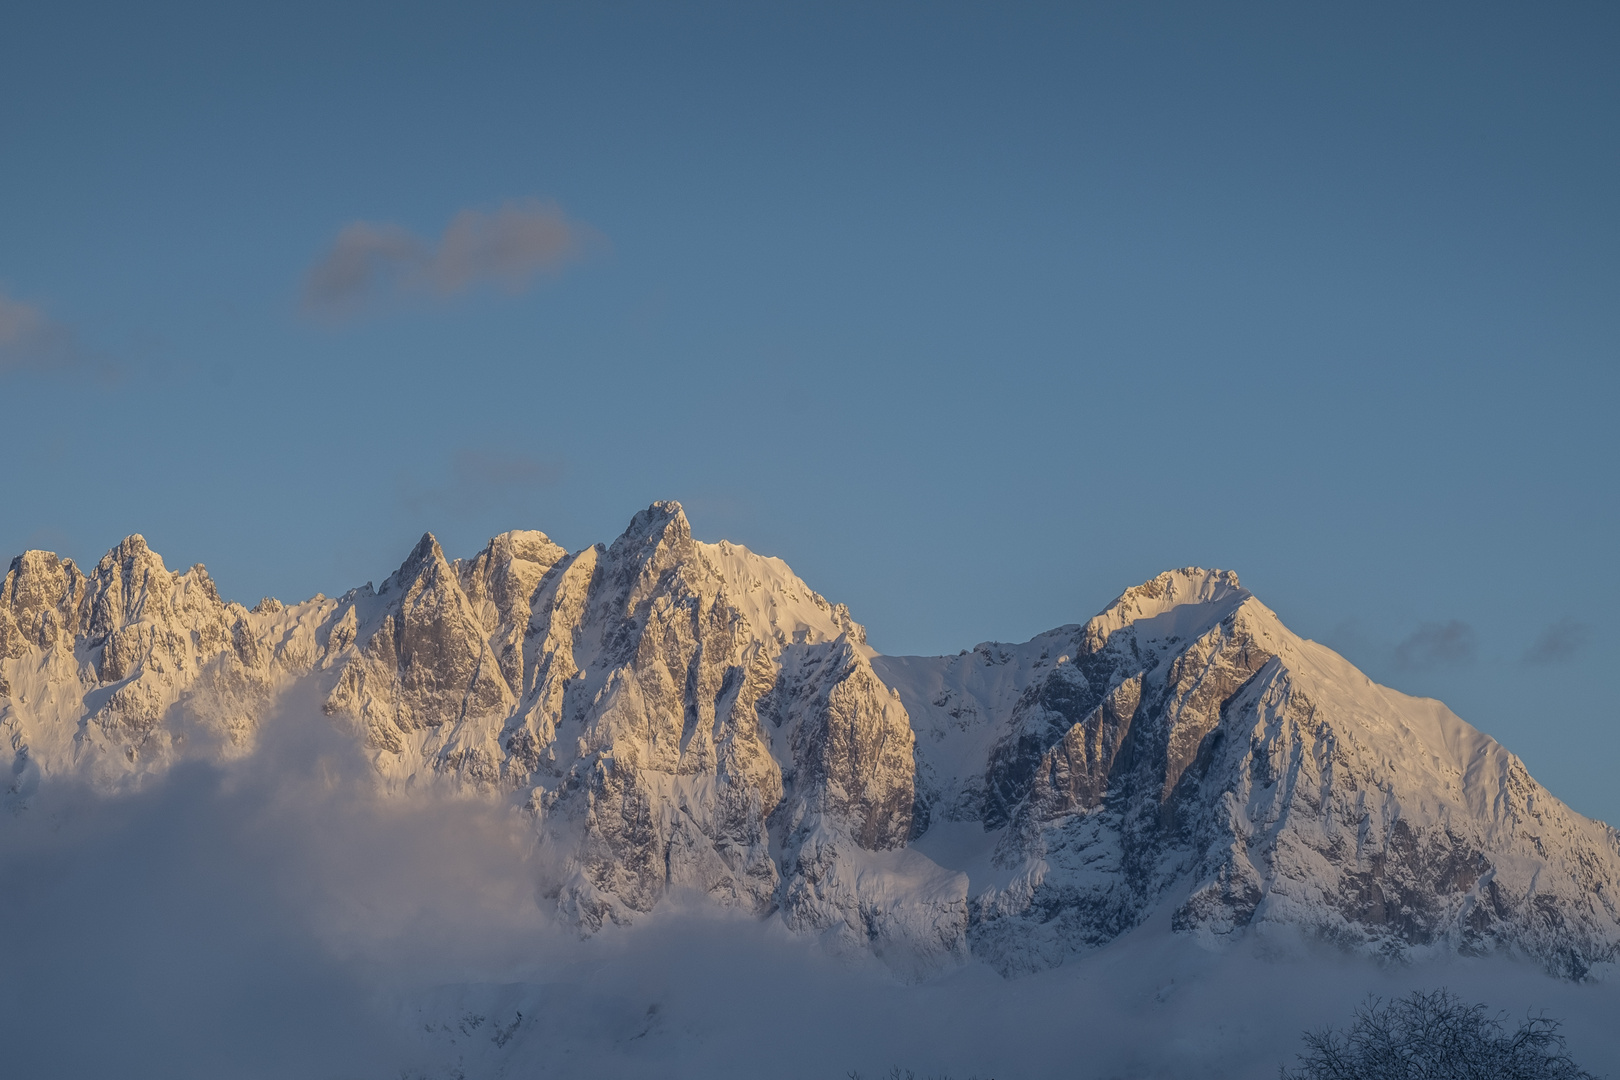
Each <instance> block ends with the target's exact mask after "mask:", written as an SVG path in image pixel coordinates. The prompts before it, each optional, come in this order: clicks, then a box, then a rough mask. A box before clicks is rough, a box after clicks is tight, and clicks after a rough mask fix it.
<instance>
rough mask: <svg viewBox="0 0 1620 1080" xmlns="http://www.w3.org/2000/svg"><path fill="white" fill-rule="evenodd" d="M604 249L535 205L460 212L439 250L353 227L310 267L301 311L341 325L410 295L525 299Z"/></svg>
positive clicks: (555, 209) (548, 206) (407, 237)
mask: <svg viewBox="0 0 1620 1080" xmlns="http://www.w3.org/2000/svg"><path fill="white" fill-rule="evenodd" d="M599 244H600V237H599V235H598V234H597V233H596V231H595V230H593V229H592V228H590V226H588V225H584V224H582V223H581V222H578V221H574V220H572V219H571V218H569V217H568V216H567V215H565V214H564V213H563V211H562V208H561V207H559V206H558V205H557V204H556V203H553V202H546V201H542V200H538V199H528V200H522V201H513V202H507V203H504V204H502V206H501V207H500V208H499V209H497V210H495V211H494V212H493V213H484V212H482V211H479V210H471V209H468V210H462V211H460V212H459V213H457V214H456V216H455V217H453V218H452V219H451V220H450V224H449V225H448V226H446V227H445V230H444V232H443V234H442V235H441V236H440V237H439V239H438V241H437V242H436V243H435V242H430V241H428V240H425V239H423V238H421V237H419V236H417V235H415V234H414V233H412V232H410V231H409V230H408V229H406V228H404V227H403V226H400V225H395V224H392V223H388V222H367V221H356V222H352V223H350V224H348V225H345V226H344V227H343V228H342V229H341V230H339V232H338V234H337V238H336V239H335V240H334V241H333V242H332V246H331V247H330V248H329V249H328V250H327V251H326V253H325V254H324V255H322V256H321V258H320V259H319V260H317V261H316V263H315V264H314V265H313V266H311V267H310V268H309V271H308V273H307V274H306V275H305V278H304V294H303V303H304V309H305V311H306V312H308V313H310V314H312V315H315V316H317V317H320V318H324V319H343V318H348V317H351V316H354V315H357V314H359V313H360V312H362V311H364V310H366V309H367V308H368V307H369V306H372V305H377V304H382V303H385V302H387V301H389V300H395V301H397V300H399V299H400V298H403V297H409V296H413V295H414V296H424V295H425V296H435V297H448V296H454V295H456V294H458V293H462V292H465V291H467V290H468V289H471V288H474V287H476V286H480V285H486V284H493V285H496V286H499V287H501V288H503V289H505V290H506V291H508V292H512V293H517V292H522V291H523V290H524V289H526V288H528V287H529V286H530V285H531V284H532V283H533V281H534V279H535V277H536V276H538V275H542V274H556V273H559V272H561V270H562V269H563V268H564V267H565V266H567V265H568V264H570V263H573V262H576V261H578V260H579V259H581V258H583V257H584V256H585V255H586V254H588V253H589V252H590V250H591V249H592V248H594V247H597V246H599Z"/></svg>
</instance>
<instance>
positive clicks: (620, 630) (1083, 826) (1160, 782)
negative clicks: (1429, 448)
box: [0, 503, 1620, 978]
mask: <svg viewBox="0 0 1620 1080" xmlns="http://www.w3.org/2000/svg"><path fill="white" fill-rule="evenodd" d="M299 687H304V688H308V689H311V690H313V691H314V692H315V693H317V694H318V695H319V698H320V699H321V700H324V702H325V707H326V711H327V713H328V714H329V715H330V716H331V717H332V719H333V722H335V723H338V724H340V725H345V726H348V727H350V728H351V729H352V730H353V732H354V734H355V737H356V739H357V740H359V742H360V744H361V745H363V746H364V747H365V748H366V752H367V753H368V754H369V755H370V757H371V760H372V762H373V763H374V765H375V767H376V771H377V776H378V780H379V783H381V784H383V785H384V786H386V787H388V788H391V789H394V790H397V791H399V792H401V793H404V792H406V791H408V790H410V789H411V788H412V787H413V786H414V785H422V784H429V785H452V786H455V787H458V788H462V789H464V790H466V791H468V792H478V793H482V794H483V795H484V796H485V797H489V798H501V799H508V800H510V801H511V803H512V804H513V805H514V806H516V807H521V808H523V809H524V810H525V811H527V812H528V813H529V814H530V815H531V819H532V821H533V823H534V826H535V828H536V830H537V832H538V836H539V839H540V843H541V846H542V848H543V849H544V850H545V851H546V852H547V853H548V857H547V858H545V859H543V860H542V862H543V863H544V865H547V866H550V867H553V868H554V871H553V872H552V874H551V877H550V878H548V879H547V880H546V881H545V882H544V892H545V894H546V896H548V897H549V898H550V899H551V900H552V901H553V902H555V904H556V905H557V907H558V910H559V911H561V912H562V913H564V914H565V915H566V916H568V917H570V918H573V919H575V920H577V922H578V923H579V924H580V925H581V926H582V927H585V928H587V929H590V928H595V927H600V926H601V925H602V924H604V923H605V922H615V921H616V922H623V921H625V920H629V919H633V918H635V917H637V916H638V915H639V914H640V913H645V912H648V911H650V910H652V909H653V908H655V907H656V906H657V905H659V904H660V903H661V902H664V900H665V899H666V897H668V896H669V895H670V894H671V892H680V893H685V894H696V895H702V896H706V897H708V898H709V899H710V900H711V901H712V902H715V903H718V904H722V905H728V906H734V907H741V908H744V909H747V910H749V911H752V912H756V913H759V914H761V915H764V914H769V913H773V912H777V913H780V917H781V918H783V919H784V920H785V922H786V923H787V924H788V925H789V926H791V927H794V928H796V929H799V930H802V931H805V932H808V933H814V934H817V935H820V936H821V937H823V938H825V939H827V940H829V941H832V942H839V943H845V944H847V945H850V946H854V947H860V948H866V947H868V946H870V947H874V948H877V949H879V950H881V951H883V952H884V954H885V956H886V957H891V958H892V957H907V958H908V959H906V960H904V961H903V962H902V966H904V967H905V968H906V970H908V971H911V970H916V971H922V970H927V969H928V968H929V966H930V965H937V964H938V963H941V962H950V961H954V960H956V959H960V958H961V957H963V956H965V955H966V954H967V952H968V951H969V950H970V949H971V950H972V951H973V952H976V953H977V954H979V955H980V956H982V957H984V958H985V959H987V960H989V961H990V962H992V963H994V964H996V965H997V966H998V967H1000V968H1001V969H1002V970H1003V971H1005V972H1008V973H1012V972H1017V971H1024V970H1030V969H1034V968H1039V967H1043V966H1047V965H1051V964H1055V963H1061V962H1063V960H1064V959H1065V958H1066V957H1068V956H1070V955H1073V954H1074V953H1075V952H1077V951H1079V950H1084V949H1086V948H1091V947H1095V946H1098V945H1101V944H1103V943H1105V942H1107V941H1109V940H1112V939H1113V938H1114V937H1116V936H1118V935H1119V934H1121V933H1123V932H1125V931H1126V930H1129V929H1130V928H1132V927H1134V926H1136V925H1138V924H1140V923H1141V922H1142V921H1143V920H1144V919H1145V918H1146V917H1147V916H1148V915H1149V914H1150V913H1151V912H1153V911H1155V910H1161V909H1162V908H1165V907H1168V908H1169V911H1168V914H1169V922H1170V923H1171V925H1172V926H1173V928H1174V929H1175V930H1176V931H1178V932H1182V933H1187V934H1193V935H1197V936H1199V937H1201V938H1204V939H1206V940H1209V941H1219V940H1221V939H1223V938H1226V937H1229V936H1231V935H1235V934H1239V933H1242V932H1243V931H1244V929H1245V928H1247V927H1250V926H1254V925H1257V924H1266V923H1286V924H1289V925H1293V926H1300V927H1304V928H1306V929H1307V930H1309V931H1311V932H1313V933H1316V934H1319V935H1321V936H1322V937H1324V938H1327V939H1330V940H1333V941H1337V942H1339V943H1341V944H1343V945H1344V946H1346V947H1347V948H1351V949H1354V950H1358V951H1368V952H1373V953H1378V954H1383V955H1394V956H1401V955H1410V954H1414V953H1421V952H1423V951H1425V950H1453V951H1462V952H1470V953H1482V952H1490V951H1493V950H1498V949H1511V950H1515V951H1519V952H1524V953H1528V954H1531V955H1534V956H1537V957H1539V958H1541V959H1542V960H1543V961H1544V962H1545V963H1546V964H1547V965H1548V966H1549V967H1550V968H1553V969H1554V970H1556V971H1558V972H1560V973H1562V974H1564V975H1567V976H1570V977H1574V978H1581V977H1585V976H1587V975H1588V974H1589V973H1590V972H1591V970H1592V969H1593V968H1594V967H1596V966H1598V965H1603V964H1608V963H1612V962H1613V961H1614V959H1615V956H1616V949H1617V945H1620V914H1617V907H1620V885H1617V882H1620V837H1617V835H1616V834H1615V832H1614V831H1613V830H1611V829H1608V828H1607V826H1603V825H1601V824H1599V823H1595V822H1591V821H1587V820H1586V819H1584V818H1581V817H1579V816H1578V815H1576V814H1573V813H1572V812H1571V811H1569V810H1568V808H1567V807H1564V806H1563V804H1561V803H1559V802H1558V801H1557V800H1556V799H1553V798H1552V797H1551V796H1550V795H1548V794H1547V793H1546V792H1545V791H1544V790H1543V789H1542V788H1540V787H1539V785H1537V784H1536V783H1535V782H1534V781H1533V780H1532V779H1531V778H1530V777H1529V776H1528V774H1527V773H1525V771H1524V768H1523V766H1522V764H1521V763H1520V762H1519V761H1518V759H1516V758H1514V757H1513V756H1512V755H1511V754H1508V753H1507V752H1506V751H1505V750H1503V749H1502V748H1501V747H1500V746H1498V745H1497V744H1495V743H1494V742H1492V741H1491V740H1489V739H1487V738H1485V737H1484V736H1482V735H1480V734H1479V733H1478V732H1475V731H1474V730H1473V729H1471V728H1469V727H1468V726H1467V725H1466V724H1463V723H1462V722H1461V721H1460V720H1458V719H1457V718H1456V717H1455V716H1453V715H1451V714H1450V713H1449V712H1447V711H1446V710H1445V709H1444V707H1443V706H1440V705H1439V704H1438V703H1437V702H1428V701H1422V700H1419V699H1412V698H1407V697H1404V696H1403V695H1400V694H1397V693H1395V692H1394V691H1390V690H1386V689H1384V688H1382V687H1377V686H1374V685H1373V684H1372V683H1370V682H1369V681H1368V680H1367V679H1366V678H1365V677H1364V676H1362V675H1361V674H1360V673H1359V672H1357V671H1355V670H1354V669H1353V668H1351V667H1350V666H1349V665H1348V664H1346V663H1345V662H1344V661H1343V660H1342V659H1340V658H1339V657H1337V656H1335V655H1333V654H1332V653H1331V652H1329V651H1327V650H1325V649H1322V648H1321V647H1320V646H1316V645H1314V644H1312V643H1310V642H1305V641H1302V640H1300V639H1299V638H1297V637H1295V636H1294V635H1292V634H1290V633H1289V632H1288V631H1287V630H1286V629H1285V628H1284V627H1283V626H1282V624H1281V623H1280V622H1278V621H1277V619H1276V616H1275V615H1273V614H1272V613H1271V612H1270V611H1269V610H1267V609H1266V608H1265V607H1264V606H1263V605H1261V604H1260V603H1259V602H1258V601H1257V600H1255V599H1254V598H1253V597H1252V596H1251V595H1250V594H1249V593H1248V592H1247V591H1246V590H1244V589H1243V588H1242V587H1241V586H1240V585H1239V583H1238V580H1237V578H1236V576H1235V575H1232V574H1230V573H1226V572H1221V571H1204V570H1194V569H1188V570H1180V571H1173V572H1170V573H1167V574H1162V575H1160V576H1159V577H1158V578H1155V579H1154V580H1153V581H1150V582H1147V583H1145V584H1144V585H1141V586H1138V587H1136V588H1134V589H1130V590H1127V591H1126V592H1125V593H1124V594H1122V595H1121V597H1120V598H1119V599H1118V600H1117V601H1115V602H1114V603H1113V604H1111V605H1110V606H1109V607H1108V608H1107V609H1106V610H1105V611H1103V612H1102V613H1101V614H1099V615H1098V616H1097V617H1096V618H1094V619H1092V620H1091V621H1090V622H1088V623H1086V624H1084V625H1076V626H1068V627H1061V628H1059V629H1057V630H1053V631H1051V632H1049V633H1047V634H1043V635H1040V636H1039V637H1037V638H1035V639H1034V640H1032V641H1030V642H1028V643H1025V644H1023V645H1000V644H993V643H992V644H985V645H981V646H979V647H977V648H976V649H974V650H973V651H971V652H963V653H962V654H961V655H959V656H956V657H876V656H874V654H873V653H872V651H871V650H870V649H869V648H868V647H867V646H866V641H865V634H864V631H862V629H861V627H860V626H859V625H858V624H856V623H855V622H854V621H853V620H852V619H851V617H850V615H849V612H848V610H847V609H846V608H844V607H843V606H842V605H833V604H829V603H828V602H827V601H826V600H824V599H823V598H822V597H820V596H818V595H817V594H815V593H814V592H813V591H812V590H810V589H809V588H808V587H807V586H806V585H805V584H804V583H803V582H802V581H800V580H799V579H798V578H797V577H795V576H793V574H792V572H791V571H790V570H789V569H788V568H787V567H786V566H785V565H784V564H782V563H781V562H780V561H778V560H773V559H767V558H762V557H760V556H758V555H755V554H753V553H752V552H749V551H747V550H746V549H744V548H741V547H737V546H735V545H731V544H726V543H720V544H705V543H702V542H699V541H697V540H695V539H693V537H692V535H691V530H690V527H689V526H688V523H687V521H686V517H685V515H684V513H683V512H682V511H681V508H680V507H679V506H678V505H677V504H674V503H655V504H654V505H653V506H651V507H648V508H647V509H646V510H645V511H643V512H641V513H640V514H637V515H636V516H635V518H634V519H633V520H632V521H631V523H630V525H629V527H628V528H627V529H626V530H625V532H624V533H623V535H621V536H620V537H619V538H618V539H617V540H615V541H614V542H613V543H612V544H611V545H609V546H607V547H602V546H595V547H590V548H586V549H584V550H583V551H579V552H576V553H573V554H569V553H567V552H565V551H564V550H563V549H561V548H560V547H558V546H557V545H555V544H553V543H552V542H551V541H550V540H549V539H548V538H546V536H545V535H544V534H542V533H538V532H511V533H505V534H502V535H501V536H498V537H495V538H494V539H492V540H491V541H490V543H489V544H488V545H487V546H486V547H485V548H484V549H483V550H482V551H480V552H478V553H477V554H475V555H474V556H472V557H471V558H469V559H466V560H456V561H449V560H447V559H446V558H445V556H444V553H443V552H442V551H441V550H440V548H439V545H438V543H437V542H436V541H435V540H434V539H433V537H431V536H424V537H423V538H422V540H421V542H420V543H419V544H418V545H417V546H416V548H415V549H414V550H413V551H412V552H411V553H410V555H409V556H408V557H407V558H406V560H405V562H404V563H403V564H402V565H401V566H400V568H399V569H398V570H397V571H396V572H395V573H393V574H392V575H390V576H389V577H388V578H387V580H385V581H384V582H383V584H382V586H381V588H378V589H373V588H372V587H371V586H369V585H368V586H366V587H364V588H362V589H357V590H354V591H352V592H350V593H348V594H347V595H345V596H343V597H341V598H339V599H336V600H331V599H327V598H325V597H322V596H317V597H315V598H313V599H311V600H309V601H305V602H303V603H300V604H290V605H283V604H281V603H279V602H276V601H273V600H268V599H267V600H265V601H263V602H261V603H260V604H259V605H257V606H256V607H255V608H254V609H253V610H252V611H251V612H250V611H248V610H246V609H244V608H242V607H241V606H240V605H236V604H227V603H224V602H223V601H222V600H221V599H220V597H219V595H218V592H217V591H216V589H215V588H214V585H213V582H212V581H211V580H210V579H209V578H208V575H207V572H206V571H205V570H204V569H203V568H202V567H201V566H196V567H193V568H191V569H190V570H188V571H185V572H184V573H175V572H171V571H169V570H167V569H166V568H165V567H164V565H163V562H162V560H161V559H160V558H159V557H158V556H157V555H156V554H155V553H153V552H152V551H150V549H148V548H147V546H146V543H145V541H144V540H142V539H141V538H140V537H138V536H132V537H130V538H129V539H127V540H125V541H124V542H123V543H122V544H120V545H119V546H118V547H117V548H115V549H114V550H113V551H111V552H109V553H108V554H107V556H106V557H104V558H103V559H102V560H101V561H100V562H99V563H98V564H97V566H96V567H95V568H94V570H93V571H92V572H91V573H90V574H88V575H86V574H83V573H82V572H80V571H79V570H78V568H77V567H76V566H75V565H74V564H73V563H72V562H71V561H69V560H63V559H58V558H57V557H56V556H54V555H50V554H48V553H44V552H28V553H26V554H24V555H22V556H19V557H18V558H17V559H15V560H13V561H12V563H11V568H10V571H9V572H8V574H7V575H6V577H5V580H4V583H3V585H0V734H4V735H5V737H6V739H7V740H8V745H9V746H10V748H11V751H12V754H13V762H12V770H11V776H12V780H11V782H10V783H9V785H8V787H7V796H6V797H7V798H9V799H11V800H12V801H13V802H19V801H20V802H22V803H26V801H27V799H28V796H29V793H30V792H31V791H32V790H34V789H35V788H36V787H37V785H38V784H39V783H40V782H42V781H43V779H45V778H47V777H49V776H51V775H53V774H68V773H74V774H80V773H83V774H88V775H89V776H90V777H91V778H93V779H94V780H95V781H96V782H97V783H99V784H101V785H103V786H107V787H111V788H117V787H120V786H122V785H125V784H130V783H136V782H138V781H139V779H140V777H141V776H142V775H143V774H146V773H149V772H152V771H155V770H161V769H163V768H166V767H167V766H168V765H169V764H170V763H172V762H174V761H176V760H179V759H180V758H181V757H182V756H184V755H186V754H205V755H225V756H229V755H232V754H240V753H246V752H248V751H249V750H251V748H252V746H253V744H254V740H255V738H256V735H257V732H258V730H259V726H260V725H261V724H262V723H264V722H265V721H266V718H267V717H269V716H270V715H272V714H273V712H274V711H275V710H274V703H275V701H276V700H277V699H278V697H279V696H280V695H282V694H285V693H287V692H288V691H290V690H293V689H295V688H299ZM941 825H948V826H949V827H950V828H953V829H957V830H960V829H962V828H963V827H964V826H965V827H967V828H969V829H970V830H978V831H980V832H982V834H983V835H984V836H985V837H986V840H987V843H991V844H992V845H993V852H992V855H991V857H990V859H989V863H990V867H989V869H988V870H987V869H986V868H985V866H984V865H983V864H982V863H975V864H973V866H972V867H971V868H970V869H971V874H972V875H977V876H976V877H971V876H970V874H969V873H967V872H963V871H962V870H961V869H958V868H956V866H955V864H952V865H941V863H939V862H936V861H934V860H933V859H930V858H928V857H926V856H924V855H923V854H921V853H919V851H917V850H914V849H912V848H911V847H910V845H912V844H913V843H918V842H919V841H920V845H921V847H922V849H923V850H934V849H933V848H931V847H930V846H929V844H930V840H931V837H930V830H931V829H932V828H935V827H936V826H941ZM940 858H941V859H944V860H945V862H947V863H948V862H950V859H949V857H947V856H946V855H943V854H941V855H940ZM963 866H964V867H966V866H968V864H967V863H964V864H963ZM896 962H900V961H896Z"/></svg>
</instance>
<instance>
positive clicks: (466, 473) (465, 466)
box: [400, 450, 567, 513]
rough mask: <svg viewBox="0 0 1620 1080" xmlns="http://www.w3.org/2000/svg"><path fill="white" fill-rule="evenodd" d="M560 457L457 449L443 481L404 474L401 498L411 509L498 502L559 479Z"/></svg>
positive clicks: (463, 507) (469, 506)
mask: <svg viewBox="0 0 1620 1080" xmlns="http://www.w3.org/2000/svg"><path fill="white" fill-rule="evenodd" d="M566 471H567V467H566V462H564V461H563V459H562V458H534V457H529V456H527V455H525V454H520V453H503V452H499V451H493V450H457V451H456V452H455V453H454V454H452V455H451V457H450V476H449V480H448V482H447V483H445V484H442V485H431V484H430V485H422V484H419V483H417V482H416V480H415V479H414V478H406V479H405V481H404V482H403V483H402V485H401V488H400V502H401V503H403V504H404V506H405V508H406V509H407V510H410V511H411V512H413V513H416V512H420V511H422V510H426V509H429V508H445V509H450V510H453V511H456V512H460V513H465V512H471V511H475V510H481V509H485V508H487V507H490V506H495V505H498V504H499V503H500V502H501V501H502V500H503V499H505V498H508V497H510V496H513V495H521V494H524V493H528V492H534V491H539V490H541V489H542V488H548V487H554V486H556V485H557V484H559V483H561V482H562V479H563V476H564V474H565V472H566Z"/></svg>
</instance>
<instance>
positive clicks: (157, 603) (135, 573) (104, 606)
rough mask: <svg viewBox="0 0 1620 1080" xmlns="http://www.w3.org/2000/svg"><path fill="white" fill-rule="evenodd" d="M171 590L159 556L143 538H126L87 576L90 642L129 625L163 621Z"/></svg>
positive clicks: (169, 574) (169, 579)
mask: <svg viewBox="0 0 1620 1080" xmlns="http://www.w3.org/2000/svg"><path fill="white" fill-rule="evenodd" d="M173 591H174V575H172V574H171V573H170V572H169V570H168V568H167V567H165V566H164V565H163V558H162V556H160V555H159V554H158V553H157V552H155V551H153V550H152V549H151V548H149V547H147V546H146V537H144V536H141V535H140V534H139V533H134V534H131V535H130V536H126V537H125V538H124V539H123V540H121V541H120V542H119V544H118V546H117V547H115V548H113V549H112V550H111V551H109V552H107V554H105V555H103V556H102V557H101V561H100V562H99V563H97V564H96V568H95V569H94V570H93V571H91V573H90V580H89V589H88V602H89V605H90V625H89V627H88V629H89V633H90V636H91V638H92V640H93V641H100V640H102V639H105V638H106V636H107V635H108V634H111V633H113V632H114V631H116V630H118V629H119V628H120V627H122V626H125V625H127V624H129V623H133V622H139V621H142V620H143V619H146V620H158V619H161V618H163V617H164V616H165V615H167V614H168V612H169V610H170V603H171V599H172V594H173Z"/></svg>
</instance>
